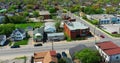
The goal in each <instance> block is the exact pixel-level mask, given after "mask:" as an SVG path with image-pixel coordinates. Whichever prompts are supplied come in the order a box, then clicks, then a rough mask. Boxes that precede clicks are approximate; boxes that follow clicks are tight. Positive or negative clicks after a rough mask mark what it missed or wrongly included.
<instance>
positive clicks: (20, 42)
mask: <svg viewBox="0 0 120 63" xmlns="http://www.w3.org/2000/svg"><path fill="white" fill-rule="evenodd" d="M27 44H28V39H24V40H21V41H17V42H15V43H14V45H13V46H16V45H27Z"/></svg>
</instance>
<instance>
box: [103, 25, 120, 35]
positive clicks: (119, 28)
mask: <svg viewBox="0 0 120 63" xmlns="http://www.w3.org/2000/svg"><path fill="white" fill-rule="evenodd" d="M101 26H102V29H103V30H105V31H107V32H109V33H112V34H115V33H119V34H120V24H105V25H101Z"/></svg>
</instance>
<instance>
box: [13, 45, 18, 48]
mask: <svg viewBox="0 0 120 63" xmlns="http://www.w3.org/2000/svg"><path fill="white" fill-rule="evenodd" d="M11 48H20V46H19V45H16V46H11Z"/></svg>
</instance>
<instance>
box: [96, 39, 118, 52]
mask: <svg viewBox="0 0 120 63" xmlns="http://www.w3.org/2000/svg"><path fill="white" fill-rule="evenodd" d="M96 45H97V46H98V47H99V48H101V49H102V50H107V49H113V48H118V46H117V45H116V44H114V43H113V42H111V41H105V42H100V43H97V44H96Z"/></svg>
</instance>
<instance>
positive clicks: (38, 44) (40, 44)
mask: <svg viewBox="0 0 120 63" xmlns="http://www.w3.org/2000/svg"><path fill="white" fill-rule="evenodd" d="M34 46H42V44H34Z"/></svg>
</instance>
